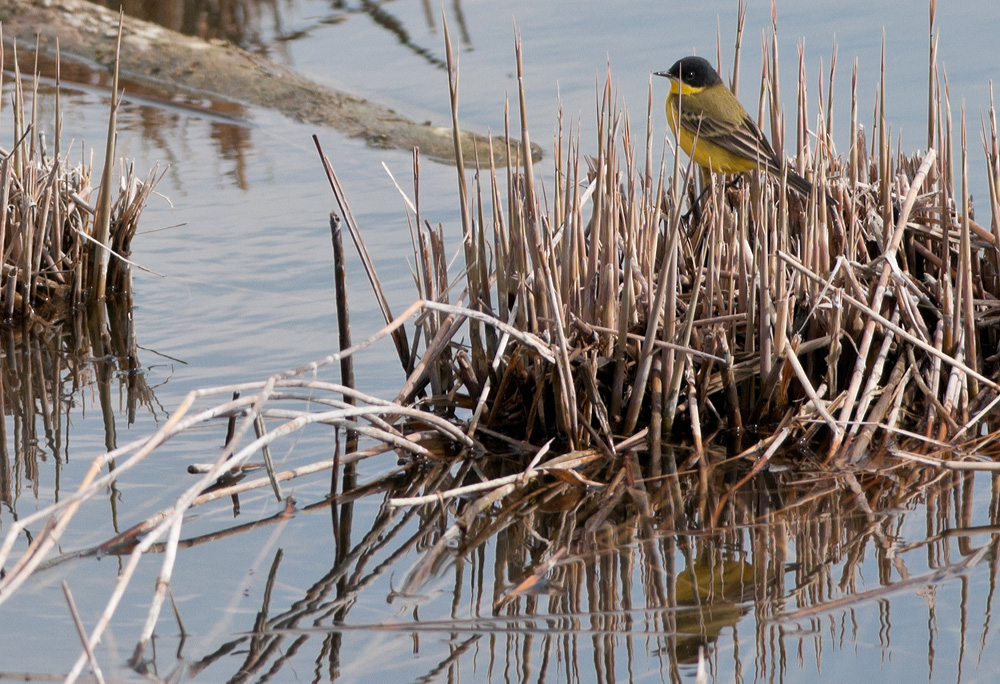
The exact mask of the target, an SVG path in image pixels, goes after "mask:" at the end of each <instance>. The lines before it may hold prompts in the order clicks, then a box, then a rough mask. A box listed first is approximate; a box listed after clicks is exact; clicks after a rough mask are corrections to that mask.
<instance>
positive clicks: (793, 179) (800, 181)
mask: <svg viewBox="0 0 1000 684" xmlns="http://www.w3.org/2000/svg"><path fill="white" fill-rule="evenodd" d="M788 187H790V188H791V189H792V190H794V191H795V192H797V193H798V194H800V195H801V196H802V197H805V198H806V199H808V198H809V196H810V195H811V194H812V189H813V184H812V183H810V182H809V181H807V180H806V179H805V178H803V177H802V176H800V175H799V174H797V173H795V172H794V171H792V170H791V169H789V170H788ZM826 203H827V204H829V205H830V206H834V207H835V206H837V200H835V199H833V197H831V196H830V194H829V193H827V195H826Z"/></svg>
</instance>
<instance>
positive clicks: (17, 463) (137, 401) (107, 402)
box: [0, 293, 158, 509]
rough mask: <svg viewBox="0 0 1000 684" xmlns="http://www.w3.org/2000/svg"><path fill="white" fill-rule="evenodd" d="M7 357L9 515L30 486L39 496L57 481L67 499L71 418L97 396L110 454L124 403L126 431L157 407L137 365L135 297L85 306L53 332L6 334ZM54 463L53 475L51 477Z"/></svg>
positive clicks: (2, 409)
mask: <svg viewBox="0 0 1000 684" xmlns="http://www.w3.org/2000/svg"><path fill="white" fill-rule="evenodd" d="M0 352H2V353H0V413H2V414H3V418H2V421H0V444H2V449H3V451H2V457H3V461H2V463H0V501H2V502H3V503H4V505H5V506H7V507H9V508H12V509H16V504H17V498H18V493H19V492H20V491H21V488H22V485H23V483H25V482H31V483H32V488H33V491H34V492H35V494H36V495H37V493H38V492H37V487H38V483H39V481H43V482H44V481H50V482H54V483H55V487H56V491H55V492H54V495H55V497H56V498H57V499H58V498H60V496H61V494H62V493H61V492H60V491H59V483H60V482H61V478H60V476H59V471H60V470H61V468H62V466H63V465H64V464H65V463H67V462H68V461H69V459H70V457H71V455H72V454H71V453H70V451H69V444H70V437H71V435H70V426H71V425H72V423H73V421H72V420H71V416H72V415H73V414H74V413H79V411H80V410H81V408H82V407H83V405H84V404H85V403H86V398H87V397H88V396H94V394H95V392H94V390H95V389H96V396H97V399H98V402H99V404H100V409H101V414H102V416H103V418H104V442H105V446H106V447H107V448H108V449H109V450H110V449H114V448H115V447H116V446H117V435H116V422H117V420H118V415H117V410H116V409H118V408H119V406H120V404H119V402H121V401H122V400H124V416H123V417H124V418H125V421H126V424H127V425H131V424H132V423H134V422H135V420H136V417H137V412H138V411H139V410H140V409H142V408H146V409H148V410H149V411H151V412H154V413H155V412H156V410H157V408H158V407H157V405H156V403H155V402H156V397H155V395H154V392H153V388H151V387H150V386H149V385H148V384H147V382H146V376H145V374H144V373H143V370H142V368H141V366H140V364H139V360H138V354H137V347H136V339H135V329H134V326H133V320H132V298H131V293H126V294H122V295H113V296H111V297H109V298H108V300H107V302H106V306H95V307H84V308H82V309H80V310H78V311H77V312H76V313H75V314H73V315H70V316H68V317H67V318H65V319H64V320H62V321H61V322H59V323H58V324H56V325H53V326H49V327H37V328H34V329H29V328H27V327H22V326H18V327H3V328H0ZM116 390H117V396H118V397H119V399H118V400H115V397H116ZM47 462H48V463H51V467H52V468H54V469H55V471H56V474H55V475H54V476H52V475H48V474H44V471H43V468H44V467H45V466H44V465H43V464H44V463H47ZM75 484H76V483H72V482H71V483H69V484H68V486H69V487H71V488H72V487H74V486H75Z"/></svg>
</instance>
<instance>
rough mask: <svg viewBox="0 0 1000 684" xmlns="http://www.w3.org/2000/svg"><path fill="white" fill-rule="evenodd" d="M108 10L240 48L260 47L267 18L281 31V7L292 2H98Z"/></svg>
mask: <svg viewBox="0 0 1000 684" xmlns="http://www.w3.org/2000/svg"><path fill="white" fill-rule="evenodd" d="M98 4H102V5H104V6H105V7H107V8H108V9H112V10H117V9H118V8H119V7H121V8H122V9H123V10H124V11H125V13H126V14H128V15H129V16H133V17H138V18H139V19H144V20H145V21H150V22H153V23H155V24H159V25H160V26H163V27H165V28H168V29H170V30H172V31H177V32H178V33H183V34H185V35H188V36H197V37H199V38H202V39H204V40H225V41H228V42H230V43H233V44H235V45H239V46H241V47H252V46H255V45H259V44H260V43H261V42H262V40H263V36H264V33H265V31H266V30H267V29H266V28H265V21H266V20H267V19H268V17H270V18H271V21H272V22H273V30H274V31H275V32H278V33H280V32H281V25H282V22H281V11H282V10H281V5H282V4H285V5H291V4H293V3H292V2H291V0H285V1H284V3H282V2H281V0H217V1H215V2H202V1H201V0H121V1H120V2H119V1H118V0H99V2H98Z"/></svg>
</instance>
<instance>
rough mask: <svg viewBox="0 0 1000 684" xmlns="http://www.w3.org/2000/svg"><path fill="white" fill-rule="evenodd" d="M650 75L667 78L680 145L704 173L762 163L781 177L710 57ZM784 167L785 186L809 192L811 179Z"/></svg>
mask: <svg viewBox="0 0 1000 684" xmlns="http://www.w3.org/2000/svg"><path fill="white" fill-rule="evenodd" d="M654 75H655V76H665V77H666V78H669V79H670V95H668V96H667V120H668V121H669V122H670V128H671V130H673V131H674V133H675V134H677V136H678V139H679V140H680V143H681V147H682V148H683V149H684V151H685V152H686V153H687V155H688V156H689V157H691V158H692V159H694V161H695V163H697V164H698V165H699V166H701V167H702V169H703V170H704V171H705V173H710V172H715V173H743V172H744V171H752V170H753V169H763V170H764V171H767V172H768V173H769V174H771V175H772V176H775V177H776V178H778V179H780V178H781V174H782V166H783V163H782V160H781V159H780V158H778V155H777V154H775V152H774V148H772V147H771V143H769V142H768V141H767V138H766V137H765V136H764V134H763V133H762V132H761V130H760V127H759V126H757V124H756V123H755V122H754V120H753V119H752V118H750V115H749V114H747V110H745V109H744V108H743V105H741V104H740V101H739V100H737V99H736V96H735V95H733V93H732V91H731V90H729V88H727V87H726V84H725V83H723V82H722V78H720V77H719V74H718V72H717V71H716V70H715V69H714V68H713V67H712V65H711V64H710V63H709V62H708V60H706V59H703V58H701V57H684V58H682V59H679V60H677V62H676V63H674V65H673V66H672V67H670V68H669V69H668V70H666V71H657V72H656V73H655V74H654ZM678 97H679V98H680V130H679V131H678V125H677V124H678V121H677V119H678V116H677V114H678V112H677V99H678ZM696 139H697V142H696ZM787 173H788V185H789V187H791V188H792V189H793V190H795V191H796V192H798V193H800V194H802V195H804V196H805V197H809V194H810V193H811V192H812V183H810V182H809V181H807V180H806V179H805V178H803V177H802V176H800V175H799V174H797V173H795V172H794V171H792V170H791V169H788V172H787ZM831 201H832V198H831Z"/></svg>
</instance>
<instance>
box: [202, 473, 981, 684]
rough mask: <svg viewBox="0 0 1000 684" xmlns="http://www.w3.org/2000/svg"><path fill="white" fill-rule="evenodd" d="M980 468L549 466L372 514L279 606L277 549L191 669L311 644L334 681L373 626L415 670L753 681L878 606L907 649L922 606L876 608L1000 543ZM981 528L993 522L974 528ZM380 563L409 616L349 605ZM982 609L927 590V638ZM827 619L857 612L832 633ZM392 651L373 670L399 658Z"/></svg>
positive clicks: (276, 667)
mask: <svg viewBox="0 0 1000 684" xmlns="http://www.w3.org/2000/svg"><path fill="white" fill-rule="evenodd" d="M442 456H443V455H442ZM472 470H473V469H472V468H471V467H470V468H466V467H460V468H458V470H457V471H456V470H455V464H454V463H452V462H450V461H447V460H443V461H442V462H440V463H439V464H438V465H437V466H435V467H430V468H428V467H426V464H423V465H421V464H413V465H411V466H409V467H406V468H404V469H403V470H402V471H401V472H400V473H396V474H392V475H390V476H385V477H380V478H378V479H376V480H374V481H372V482H371V483H369V484H368V485H365V486H364V488H363V489H362V490H355V492H353V493H348V494H341V495H339V496H338V497H337V498H336V499H334V500H333V501H318V502H316V503H313V504H309V505H306V506H303V507H302V509H301V510H302V511H303V512H304V511H308V510H315V511H317V512H319V511H322V510H323V509H326V508H327V507H330V508H331V509H332V510H338V509H339V510H341V511H344V510H348V511H349V509H350V508H351V507H352V505H353V504H352V500H353V499H354V497H356V496H362V495H367V496H372V495H373V494H375V493H376V492H382V493H383V496H384V497H385V503H387V504H390V502H391V501H392V500H394V499H395V500H398V499H399V498H402V497H409V496H413V495H415V494H417V493H419V492H426V491H431V492H438V491H442V490H447V489H448V488H452V487H458V486H460V485H469V484H472V483H475V482H478V481H479V477H478V476H473V475H472V474H471V473H472ZM489 474H490V475H499V473H489ZM896 475H898V476H899V477H896ZM968 482H969V481H968V480H967V479H966V478H965V477H963V476H955V477H952V476H945V477H941V476H939V475H935V474H928V473H926V472H923V473H921V472H912V473H910V474H909V475H907V474H906V473H904V472H898V473H896V474H895V475H890V476H875V475H872V476H870V478H868V479H862V480H860V481H859V480H856V479H854V478H853V477H852V476H847V477H846V478H845V477H844V476H833V475H831V476H830V477H829V478H828V479H821V480H816V481H813V482H810V483H808V484H803V483H802V482H795V481H794V480H793V478H792V477H791V476H789V477H788V481H787V482H785V481H782V480H780V479H775V478H770V479H768V480H767V481H765V480H764V479H763V478H757V479H756V480H755V481H754V482H753V483H752V484H751V485H749V486H748V487H746V488H745V491H743V492H742V493H741V495H740V496H738V497H735V498H733V497H729V496H728V495H727V492H728V489H729V487H730V478H728V477H727V476H726V475H725V474H724V473H721V472H719V473H717V474H716V475H715V476H713V478H711V480H710V481H709V483H708V485H707V488H706V489H702V488H701V486H700V485H699V482H698V478H697V476H695V475H693V474H692V475H685V476H682V477H681V478H680V481H679V483H678V484H679V487H676V488H675V487H674V486H671V485H669V484H664V483H654V482H650V483H646V484H643V483H641V482H633V483H630V482H629V480H628V478H626V477H622V478H619V480H618V481H617V482H616V483H614V484H613V485H612V486H611V487H610V488H609V490H607V491H602V492H601V495H600V496H594V495H593V493H592V492H588V487H586V486H585V485H582V484H579V483H577V484H573V483H569V482H566V481H565V480H563V479H561V478H560V477H554V476H550V477H548V478H545V479H543V480H542V481H537V482H536V483H535V486H534V487H532V488H530V489H524V490H522V491H519V492H517V493H516V494H513V495H509V492H507V490H501V491H498V492H491V493H489V494H486V495H484V496H483V497H481V498H480V499H464V500H459V499H451V500H443V501H441V504H442V505H439V506H427V507H406V508H394V507H393V506H392V505H391V504H390V505H383V506H382V507H381V508H380V510H379V513H378V515H377V516H376V518H375V520H374V521H373V522H372V524H371V526H370V527H369V526H368V525H367V524H366V525H365V527H364V529H360V530H354V532H356V533H357V537H358V538H357V541H356V542H354V543H353V544H352V543H351V541H350V540H351V536H352V535H351V530H346V531H345V530H344V529H343V528H342V527H341V528H338V529H336V530H334V531H333V533H332V534H331V537H330V538H329V539H328V540H326V541H325V542H324V543H325V545H327V546H329V547H331V548H332V549H333V550H335V553H334V554H333V555H334V560H333V562H332V565H331V567H330V568H329V570H328V571H326V572H324V573H322V576H321V577H319V578H317V580H316V581H315V582H314V583H313V584H312V585H311V586H308V587H306V588H305V589H303V590H302V592H301V594H300V595H299V597H298V598H297V599H294V598H293V599H292V600H290V601H286V602H285V603H284V604H282V603H280V602H279V601H278V600H277V599H276V598H274V596H275V592H274V591H272V590H273V589H274V587H276V586H284V587H285V588H287V587H288V583H287V582H286V581H285V579H284V577H285V574H283V571H282V567H283V564H288V563H295V558H294V557H291V558H290V557H288V555H287V552H284V553H282V552H280V551H279V552H278V553H277V554H276V555H275V556H274V559H273V562H272V565H271V571H270V573H269V574H268V577H267V580H266V586H265V587H264V590H263V591H262V592H259V593H260V594H261V595H262V596H263V603H262V604H261V605H260V606H259V611H258V613H257V615H256V617H255V618H254V621H253V624H252V625H251V624H250V623H249V622H248V623H247V624H245V625H244V627H243V628H244V629H245V630H247V632H248V634H246V635H244V636H239V637H236V638H234V639H232V640H230V641H226V642H223V643H220V644H218V645H204V646H201V647H195V648H194V649H192V650H190V651H189V652H188V654H187V657H189V658H193V662H192V663H191V664H190V665H189V667H190V668H191V670H192V673H198V672H201V671H202V670H205V669H207V668H214V669H215V670H219V669H221V670H222V671H223V672H230V673H232V677H233V678H232V679H231V680H230V681H248V680H250V679H253V678H254V676H255V675H260V674H262V673H264V672H268V673H271V674H272V675H273V674H274V673H276V672H278V671H282V670H288V668H293V667H301V665H302V659H303V658H305V659H307V660H308V659H312V662H313V666H314V667H315V668H316V672H323V673H324V676H323V678H322V679H329V680H336V679H337V678H338V677H339V676H341V675H342V674H343V672H342V670H343V669H349V670H354V669H356V668H358V667H364V666H365V665H364V663H363V662H359V659H362V658H364V653H359V652H358V646H357V645H358V642H359V641H365V640H367V639H368V638H379V639H383V640H384V641H383V644H384V646H388V647H392V648H397V647H398V648H401V649H402V648H403V647H402V645H401V644H403V643H404V642H405V644H410V643H411V640H412V644H413V647H414V650H415V652H414V654H413V657H414V662H413V663H411V665H409V666H407V668H406V670H405V673H406V681H432V680H434V679H435V677H438V676H440V674H441V673H442V672H450V673H451V674H452V675H453V676H455V677H461V676H462V675H464V676H465V677H468V678H475V679H476V681H505V680H504V675H503V673H505V672H506V673H509V672H517V673H518V676H517V677H515V678H514V679H513V681H566V682H570V683H571V684H576V683H583V682H593V681H606V682H615V681H629V680H630V679H631V677H633V676H634V677H635V678H636V679H638V680H641V679H642V677H640V676H639V675H640V674H641V673H645V672H647V671H649V670H659V671H660V672H662V674H663V677H664V681H670V682H680V681H687V679H686V677H689V676H690V672H691V669H689V668H693V665H694V663H696V662H697V656H698V650H699V648H705V649H706V653H707V658H708V664H709V668H710V669H711V670H713V671H715V672H716V673H717V674H718V672H719V670H720V669H722V670H724V669H728V668H731V667H732V668H735V669H736V670H737V671H738V672H739V671H743V672H744V673H750V672H753V673H754V675H748V677H747V681H784V679H785V677H788V676H792V675H793V673H794V671H796V670H798V669H801V668H803V667H804V668H805V669H806V670H808V668H809V664H808V663H809V660H810V659H813V660H814V661H815V666H816V668H817V670H818V669H819V663H820V661H821V657H822V655H824V654H825V655H827V657H828V658H829V657H832V654H833V653H834V652H837V651H853V650H854V649H855V648H856V644H857V643H859V642H865V641H866V639H867V638H868V637H867V636H866V634H865V632H864V630H865V627H866V625H871V624H872V623H873V621H874V614H875V613H876V612H877V613H878V614H879V620H880V625H879V628H880V629H881V632H882V633H881V638H882V639H883V643H882V645H881V647H884V648H890V646H891V644H892V643H906V644H907V646H906V647H905V648H907V649H908V650H909V649H912V647H913V642H912V641H911V640H910V637H912V632H911V624H910V623H912V622H913V620H912V613H909V612H907V611H901V612H900V615H906V616H907V617H906V618H904V619H901V618H898V617H897V620H899V621H900V622H901V624H895V623H894V622H893V620H892V612H891V611H890V610H888V609H885V610H883V609H882V608H880V607H879V606H880V604H883V603H888V602H891V601H892V599H893V597H894V596H896V595H897V594H899V593H912V592H915V591H917V590H918V589H921V588H925V587H927V586H936V585H938V584H939V583H941V582H942V581H943V580H945V579H947V578H949V577H952V576H956V575H958V576H961V575H962V574H964V573H965V572H967V571H969V570H970V569H971V568H974V567H975V566H976V564H978V563H981V562H982V561H983V560H986V559H988V558H990V557H991V556H995V555H996V552H997V549H998V540H1000V520H997V511H998V510H1000V509H998V494H997V493H996V492H994V493H993V497H994V500H993V501H991V502H989V508H990V510H991V511H992V513H991V519H990V526H991V527H984V526H978V527H977V526H976V523H975V521H974V520H973V518H972V514H971V511H973V510H977V509H980V510H981V509H983V508H986V506H985V505H984V503H985V502H984V503H980V504H979V505H974V502H973V501H972V494H973V490H972V488H971V487H970V486H967V485H968ZM505 492H506V493H508V496H506V497H504V496H500V494H503V493H505ZM717 506H721V509H722V510H721V513H720V519H721V520H723V521H725V523H724V525H723V526H721V527H719V528H717V529H716V530H714V531H713V530H708V529H705V524H706V521H705V520H704V519H703V518H702V517H701V516H702V513H700V512H699V511H711V510H714V509H715V508H716V507H717ZM921 512H925V513H926V520H925V525H926V527H925V529H926V536H925V537H924V538H920V536H919V534H918V535H917V536H916V537H912V538H907V537H904V536H902V535H901V534H900V531H901V530H903V529H917V530H919V529H921V528H924V525H922V524H916V525H914V524H913V523H914V522H915V521H908V520H907V518H908V517H912V516H913V515H919V514H920V513H921ZM341 519H343V518H341ZM269 522H270V520H269ZM991 530H992V532H991ZM974 534H981V535H982V536H981V537H980V539H979V540H978V543H976V544H973V543H972V539H973V535H974ZM317 543H318V544H320V543H319V542H317ZM320 546H323V544H320ZM415 556H416V557H419V558H420V560H419V561H418V562H417V563H416V565H412V566H410V568H409V572H408V573H407V574H406V575H405V577H402V576H401V572H402V571H403V570H404V568H405V567H406V565H409V564H410V562H411V561H410V560H406V559H412V558H414V557H415ZM872 566H874V567H875V568H876V571H875V572H873V571H872ZM287 572H289V573H291V572H293V571H291V570H289V571H287ZM386 578H395V579H394V580H393V581H392V582H391V583H392V585H393V586H394V587H395V588H396V590H395V592H394V593H391V594H390V595H389V596H388V597H387V598H388V599H389V600H390V601H391V602H392V603H393V604H394V605H396V606H399V608H400V610H399V612H398V613H397V616H396V617H395V618H394V619H392V620H388V621H384V622H379V623H378V624H370V623H368V622H367V620H366V618H365V617H363V616H361V615H352V609H353V608H354V607H355V606H356V605H357V604H359V603H362V604H365V603H370V602H372V601H377V600H379V599H380V598H381V597H377V596H376V597H372V596H370V595H369V596H367V598H366V594H371V593H372V590H373V587H377V586H380V585H381V584H383V583H384V581H385V580H386ZM299 581H301V580H299ZM442 589H443V593H437V592H441V591H442ZM974 605H978V604H975V603H974V602H969V601H963V602H961V603H959V602H955V603H954V604H953V605H939V606H933V605H928V610H929V611H930V615H931V617H933V619H932V620H930V621H929V624H930V625H931V628H930V629H931V632H930V635H929V636H930V639H929V641H925V642H922V643H927V644H928V653H927V657H928V658H929V659H930V660H929V662H931V663H932V664H933V661H934V650H935V649H934V644H935V643H936V642H937V641H938V640H940V639H952V638H953V637H952V635H951V634H950V631H949V630H950V626H951V625H961V626H962V627H961V629H962V630H963V634H962V640H963V642H967V643H976V642H977V641H979V640H981V639H982V638H984V637H985V635H987V634H988V632H989V630H990V627H991V625H990V622H991V621H990V609H989V607H988V605H985V604H984V606H983V608H981V609H976V608H975V607H974ZM937 621H940V622H941V626H940V627H938V626H937V624H936V623H937ZM831 622H836V623H837V624H843V625H845V626H846V628H844V629H840V628H838V629H835V630H830V629H827V628H826V627H825V626H826V625H828V624H829V623H831ZM939 630H940V631H939ZM358 632H361V633H362V634H358ZM386 633H390V634H392V633H394V634H395V636H394V637H393V636H389V637H386V636H385V635H386ZM369 635H370V636H369ZM376 635H377V636H376ZM893 637H895V638H893ZM200 648H203V649H205V650H199V649H200ZM361 651H364V649H363V648H362V649H361ZM789 653H796V654H798V655H797V659H796V658H788V657H787V654H789ZM484 656H485V658H484ZM391 657H392V655H391V653H390V654H386V658H387V661H386V662H385V663H378V665H377V666H376V667H377V668H378V671H380V672H385V671H387V669H386V668H389V664H388V663H389V661H390V660H391ZM721 658H724V659H726V661H727V662H724V663H720V659H721ZM803 661H805V662H803ZM940 667H942V665H938V667H936V668H934V669H939V668H940ZM484 668H485V669H486V675H484V674H483V670H484ZM415 671H416V672H415ZM420 671H422V672H423V673H424V674H423V676H422V677H419V679H415V675H419V672H420ZM218 676H221V675H218ZM595 677H596V679H595ZM463 679H464V677H463ZM506 681H510V680H506Z"/></svg>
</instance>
